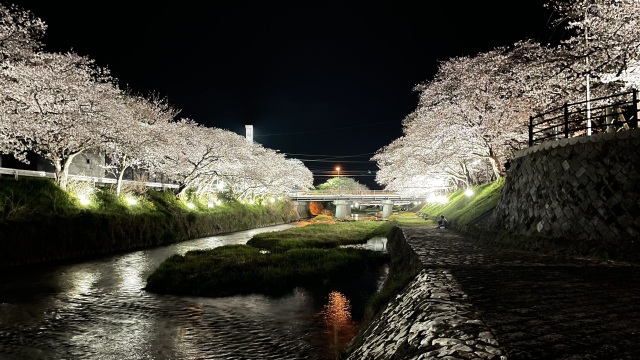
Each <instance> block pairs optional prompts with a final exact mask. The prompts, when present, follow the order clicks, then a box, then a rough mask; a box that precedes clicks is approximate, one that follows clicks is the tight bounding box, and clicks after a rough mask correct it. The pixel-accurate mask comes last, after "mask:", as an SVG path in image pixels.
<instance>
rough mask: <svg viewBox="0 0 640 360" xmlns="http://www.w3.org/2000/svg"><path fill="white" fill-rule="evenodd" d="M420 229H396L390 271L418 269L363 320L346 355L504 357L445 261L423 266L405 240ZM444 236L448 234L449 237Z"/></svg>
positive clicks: (351, 357) (354, 358) (358, 357)
mask: <svg viewBox="0 0 640 360" xmlns="http://www.w3.org/2000/svg"><path fill="white" fill-rule="evenodd" d="M407 239H410V240H412V241H418V242H421V241H423V239H422V236H421V235H419V234H413V236H412V235H411V234H405V231H404V230H402V229H401V228H396V229H394V232H393V233H392V236H390V238H389V242H388V244H387V248H388V251H389V253H390V255H391V259H392V262H391V273H390V275H391V276H393V274H394V272H403V271H405V272H406V271H409V272H414V271H415V272H417V276H416V277H415V278H414V279H413V280H412V281H411V283H410V284H409V285H407V287H406V288H405V289H404V290H403V291H402V292H401V293H399V294H398V295H396V296H395V298H393V299H392V300H391V301H390V302H389V304H387V305H386V307H385V308H384V309H383V310H382V311H381V312H380V313H379V314H378V315H377V316H376V317H375V318H374V319H372V320H371V322H369V323H368V324H367V325H365V326H364V327H363V328H362V329H361V330H360V332H359V334H358V336H357V338H356V339H354V341H352V343H351V345H350V348H349V349H348V350H347V355H346V356H345V358H346V359H349V360H362V359H407V360H409V359H504V352H503V350H502V349H500V346H499V344H498V342H497V341H496V339H495V337H494V335H493V333H492V332H491V330H490V329H489V327H488V326H487V325H486V324H485V323H484V322H483V321H482V318H481V316H480V314H479V313H478V312H477V310H476V309H475V308H474V306H473V305H472V304H471V302H470V300H469V298H468V296H467V295H466V294H465V293H464V291H462V289H461V287H460V285H459V284H458V283H457V282H456V280H455V278H454V276H453V275H452V273H451V271H450V269H448V268H446V267H428V268H425V266H424V264H423V262H422V261H421V260H420V257H419V256H418V255H417V254H416V252H415V251H414V249H413V248H412V246H411V245H410V244H409V243H408V242H407ZM445 241H446V240H445Z"/></svg>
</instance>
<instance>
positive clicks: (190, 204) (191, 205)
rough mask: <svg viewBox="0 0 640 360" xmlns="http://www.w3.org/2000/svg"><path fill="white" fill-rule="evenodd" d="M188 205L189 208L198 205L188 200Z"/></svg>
mask: <svg viewBox="0 0 640 360" xmlns="http://www.w3.org/2000/svg"><path fill="white" fill-rule="evenodd" d="M187 207H188V208H189V209H193V208H195V207H196V206H195V204H194V203H192V202H188V203H187Z"/></svg>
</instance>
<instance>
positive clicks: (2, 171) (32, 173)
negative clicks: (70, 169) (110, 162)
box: [0, 167, 178, 189]
mask: <svg viewBox="0 0 640 360" xmlns="http://www.w3.org/2000/svg"><path fill="white" fill-rule="evenodd" d="M0 175H12V176H15V178H16V179H18V178H19V177H20V176H27V177H41V178H42V177H44V178H50V179H55V178H56V175H55V174H54V173H52V172H46V171H36V170H20V169H10V168H3V167H0ZM69 178H70V179H74V180H80V181H90V182H92V183H94V184H96V185H104V184H115V183H116V182H117V181H116V179H114V178H105V177H96V176H85V175H71V174H70V175H69ZM122 183H123V184H133V185H144V186H146V187H151V188H161V189H177V188H178V185H176V184H167V183H160V182H149V181H134V180H122Z"/></svg>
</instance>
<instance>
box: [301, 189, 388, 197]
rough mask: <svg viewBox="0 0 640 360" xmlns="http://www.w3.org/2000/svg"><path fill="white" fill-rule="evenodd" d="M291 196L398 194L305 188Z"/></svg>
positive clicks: (379, 191) (376, 191)
mask: <svg viewBox="0 0 640 360" xmlns="http://www.w3.org/2000/svg"><path fill="white" fill-rule="evenodd" d="M289 194H290V196H291V195H293V196H302V195H318V196H324V195H345V194H348V195H371V196H376V195H389V196H392V195H396V196H397V195H398V194H397V193H396V192H394V191H386V190H306V191H305V190H303V191H292V192H290V193H289Z"/></svg>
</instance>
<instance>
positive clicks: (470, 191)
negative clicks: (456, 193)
mask: <svg viewBox="0 0 640 360" xmlns="http://www.w3.org/2000/svg"><path fill="white" fill-rule="evenodd" d="M464 194H465V195H467V196H473V190H471V189H467V190H465V191H464Z"/></svg>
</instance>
